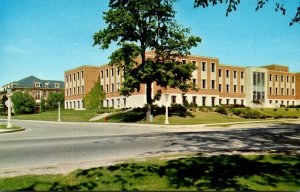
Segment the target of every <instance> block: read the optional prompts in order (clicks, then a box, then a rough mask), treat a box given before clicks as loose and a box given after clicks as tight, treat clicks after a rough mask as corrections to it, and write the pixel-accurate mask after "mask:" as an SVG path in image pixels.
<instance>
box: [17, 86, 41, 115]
mask: <svg viewBox="0 0 300 192" xmlns="http://www.w3.org/2000/svg"><path fill="white" fill-rule="evenodd" d="M11 100H12V102H13V108H14V111H15V113H16V114H32V113H34V112H35V110H36V102H35V100H34V98H33V97H32V96H31V95H29V93H28V92H25V93H23V92H20V91H19V92H15V93H14V94H13V95H12V96H11Z"/></svg>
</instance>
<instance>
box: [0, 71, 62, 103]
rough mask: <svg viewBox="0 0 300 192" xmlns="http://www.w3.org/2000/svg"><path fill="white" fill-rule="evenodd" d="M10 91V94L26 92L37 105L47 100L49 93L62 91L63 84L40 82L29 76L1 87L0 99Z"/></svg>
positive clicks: (59, 82)
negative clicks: (42, 100)
mask: <svg viewBox="0 0 300 192" xmlns="http://www.w3.org/2000/svg"><path fill="white" fill-rule="evenodd" d="M8 88H10V89H12V93H14V92H17V91H23V92H25V91H27V92H28V93H29V94H30V95H31V96H32V97H33V98H34V99H35V101H36V103H37V104H38V105H39V104H40V102H41V99H42V98H44V99H45V100H46V99H47V97H48V95H49V93H50V92H61V91H64V82H63V81H56V80H42V79H39V78H37V77H35V76H29V77H26V78H24V79H21V80H19V81H14V82H11V83H8V84H6V85H3V86H2V87H1V88H0V98H2V97H3V96H4V95H6V94H7V89H8Z"/></svg>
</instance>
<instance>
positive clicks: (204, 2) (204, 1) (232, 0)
mask: <svg viewBox="0 0 300 192" xmlns="http://www.w3.org/2000/svg"><path fill="white" fill-rule="evenodd" d="M246 1H247V0H246ZM287 1H290V0H287ZM291 1H293V3H294V4H295V11H296V13H295V16H294V17H293V18H292V19H291V21H290V23H289V25H290V26H291V25H293V24H295V23H298V24H300V0H291ZM256 2H257V5H256V8H255V10H256V11H258V10H260V9H262V8H263V7H264V6H265V4H266V3H269V2H274V3H275V11H276V12H281V13H282V14H283V15H285V14H286V11H287V10H286V8H285V0H257V1H256ZM220 3H225V4H227V5H228V6H227V10H226V16H228V14H229V13H230V12H232V11H236V10H237V6H238V5H239V4H240V3H241V0H195V4H194V7H203V8H205V7H207V6H209V5H213V6H215V5H217V4H220Z"/></svg>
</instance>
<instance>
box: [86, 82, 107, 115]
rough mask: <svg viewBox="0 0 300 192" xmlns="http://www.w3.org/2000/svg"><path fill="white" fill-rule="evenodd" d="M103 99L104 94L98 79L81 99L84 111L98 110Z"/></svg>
mask: <svg viewBox="0 0 300 192" xmlns="http://www.w3.org/2000/svg"><path fill="white" fill-rule="evenodd" d="M104 99H105V94H104V93H103V91H102V89H101V84H100V79H99V78H98V81H97V82H94V87H93V88H92V89H91V91H90V92H89V93H88V94H87V95H86V96H85V97H84V98H83V100H84V104H85V108H86V109H99V108H101V107H102V102H103V100H104Z"/></svg>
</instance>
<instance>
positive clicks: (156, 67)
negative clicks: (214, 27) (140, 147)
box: [94, 0, 201, 117]
mask: <svg viewBox="0 0 300 192" xmlns="http://www.w3.org/2000/svg"><path fill="white" fill-rule="evenodd" d="M174 1H175V0H139V1H136V0H110V3H109V8H110V9H109V10H108V11H107V12H104V17H103V18H104V20H105V22H106V23H107V25H108V26H107V28H104V29H101V30H100V31H99V32H97V33H95V35H94V45H99V46H100V48H102V49H107V48H108V47H109V45H110V44H111V43H112V42H117V44H118V45H119V46H120V49H118V50H116V51H115V52H114V53H112V55H111V57H110V59H111V62H110V64H111V65H114V64H117V65H119V66H120V67H121V68H122V69H123V71H124V81H123V84H122V88H121V93H122V94H123V95H130V94H131V93H133V92H134V91H139V90H140V86H141V85H142V84H145V85H146V97H147V112H148V115H147V117H149V115H150V111H151V104H152V102H153V99H152V96H151V93H152V88H151V85H152V83H153V82H156V83H157V85H159V86H162V87H172V88H180V89H182V90H183V91H186V90H187V89H188V88H190V87H191V85H190V84H189V80H190V78H191V74H192V71H193V70H194V69H195V65H194V64H192V63H188V62H186V63H184V62H182V61H181V60H176V58H183V57H185V56H186V55H188V54H190V52H189V50H190V49H191V48H192V47H195V46H197V45H198V43H200V42H201V39H200V37H197V36H191V35H189V33H190V29H189V28H184V27H182V26H181V25H179V24H178V23H177V21H176V20H175V14H176V13H175V11H174V8H173V3H174ZM147 50H154V52H155V56H154V58H146V51H147ZM137 57H140V59H137Z"/></svg>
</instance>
